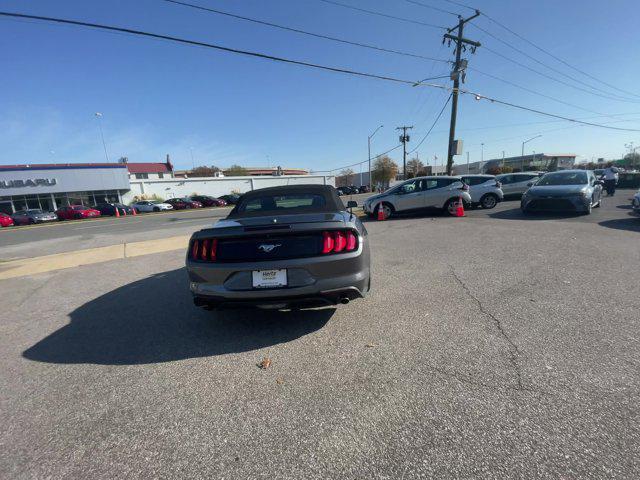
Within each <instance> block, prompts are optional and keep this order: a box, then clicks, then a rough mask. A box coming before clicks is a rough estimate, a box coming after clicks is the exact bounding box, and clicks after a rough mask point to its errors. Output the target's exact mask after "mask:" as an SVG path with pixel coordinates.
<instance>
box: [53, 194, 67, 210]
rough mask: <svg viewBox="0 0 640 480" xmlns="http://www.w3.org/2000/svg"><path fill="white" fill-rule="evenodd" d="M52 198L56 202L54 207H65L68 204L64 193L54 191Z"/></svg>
mask: <svg viewBox="0 0 640 480" xmlns="http://www.w3.org/2000/svg"><path fill="white" fill-rule="evenodd" d="M53 199H54V200H55V202H56V207H58V208H61V207H66V206H67V205H69V201H68V200H67V196H66V195H65V194H64V193H56V194H54V195H53Z"/></svg>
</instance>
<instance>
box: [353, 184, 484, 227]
mask: <svg viewBox="0 0 640 480" xmlns="http://www.w3.org/2000/svg"><path fill="white" fill-rule="evenodd" d="M461 197H462V201H463V202H464V203H465V204H466V205H470V204H471V196H470V195H469V187H468V186H467V185H466V184H465V183H464V182H463V181H462V179H461V178H460V177H446V176H442V177H418V178H412V179H411V180H407V181H405V182H402V183H401V184H399V185H395V186H394V187H393V188H391V189H390V190H387V191H386V192H384V193H381V194H380V195H374V196H373V197H369V198H367V199H366V200H365V202H364V206H363V209H364V211H365V213H367V214H369V215H370V216H372V215H375V214H376V213H377V212H378V208H379V206H380V205H382V208H383V209H384V213H385V216H386V217H389V216H391V215H393V214H394V213H397V212H403V213H404V212H411V211H418V210H424V209H428V208H439V209H443V210H444V211H446V212H449V213H450V214H453V213H454V212H453V210H454V208H453V205H454V203H455V202H456V201H458V199H459V198H461Z"/></svg>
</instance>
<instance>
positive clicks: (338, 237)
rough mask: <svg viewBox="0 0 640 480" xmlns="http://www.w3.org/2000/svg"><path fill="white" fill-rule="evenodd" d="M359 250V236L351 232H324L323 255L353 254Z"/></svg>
mask: <svg viewBox="0 0 640 480" xmlns="http://www.w3.org/2000/svg"><path fill="white" fill-rule="evenodd" d="M357 249H358V236H357V235H356V234H355V233H354V232H353V231H351V230H333V231H330V232H322V253H323V254H328V253H340V252H353V251H354V250H357Z"/></svg>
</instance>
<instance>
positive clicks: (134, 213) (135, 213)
mask: <svg viewBox="0 0 640 480" xmlns="http://www.w3.org/2000/svg"><path fill="white" fill-rule="evenodd" d="M131 214H132V215H133V216H134V217H135V216H136V215H137V214H138V212H136V207H131Z"/></svg>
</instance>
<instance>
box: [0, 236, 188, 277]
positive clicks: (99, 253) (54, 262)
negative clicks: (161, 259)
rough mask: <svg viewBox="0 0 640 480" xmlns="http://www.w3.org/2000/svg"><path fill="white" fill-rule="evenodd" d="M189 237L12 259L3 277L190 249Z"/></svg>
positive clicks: (2, 267) (3, 265)
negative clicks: (188, 247) (188, 246)
mask: <svg viewBox="0 0 640 480" xmlns="http://www.w3.org/2000/svg"><path fill="white" fill-rule="evenodd" d="M189 238H190V235H180V236H177V237H169V238H161V239H158V240H144V241H142V242H132V243H126V244H125V243H121V244H118V245H110V246H107V247H96V248H88V249H85V250H79V251H75V252H66V253H57V254H54V255H45V256H42V257H35V258H25V259H21V260H12V261H9V262H4V263H1V264H0V280H6V279H8V278H16V277H24V276H26V275H35V274H37V273H45V272H52V271H54V270H61V269H65V268H73V267H79V266H81V265H91V264H93V263H102V262H108V261H110V260H119V259H122V258H129V257H139V256H142V255H150V254H153V253H161V252H169V251H172V250H180V249H186V248H187V245H188V244H189Z"/></svg>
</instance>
